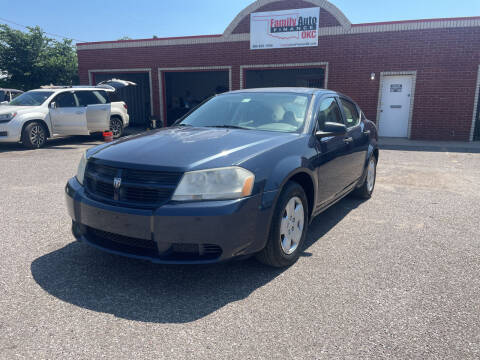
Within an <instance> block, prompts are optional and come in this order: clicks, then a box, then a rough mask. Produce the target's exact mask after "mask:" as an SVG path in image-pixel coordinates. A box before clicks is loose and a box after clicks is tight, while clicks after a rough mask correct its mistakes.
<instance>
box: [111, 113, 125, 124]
mask: <svg viewBox="0 0 480 360" xmlns="http://www.w3.org/2000/svg"><path fill="white" fill-rule="evenodd" d="M111 119H118V120H120V121H121V122H122V123H123V119H122V117H121V116H120V115H117V114H115V115H112V116H110V120H111Z"/></svg>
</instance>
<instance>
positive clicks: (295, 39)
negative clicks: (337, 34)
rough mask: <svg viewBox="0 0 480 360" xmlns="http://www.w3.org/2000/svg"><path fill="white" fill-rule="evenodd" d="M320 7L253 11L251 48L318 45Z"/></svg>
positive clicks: (251, 18)
mask: <svg viewBox="0 0 480 360" xmlns="http://www.w3.org/2000/svg"><path fill="white" fill-rule="evenodd" d="M319 17H320V8H307V9H294V10H283V11H269V12H260V13H252V14H251V15H250V49H252V50H258V49H275V48H289V47H303V46H318V20H319Z"/></svg>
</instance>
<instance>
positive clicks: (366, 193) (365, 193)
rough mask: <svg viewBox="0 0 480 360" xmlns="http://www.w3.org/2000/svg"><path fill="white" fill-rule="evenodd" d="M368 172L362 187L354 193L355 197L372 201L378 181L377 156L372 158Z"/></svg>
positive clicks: (369, 161)
mask: <svg viewBox="0 0 480 360" xmlns="http://www.w3.org/2000/svg"><path fill="white" fill-rule="evenodd" d="M366 172H367V173H366V174H365V180H364V181H363V184H362V186H360V187H359V188H357V189H355V191H354V192H353V195H354V196H356V197H358V198H361V199H370V198H371V197H372V194H373V190H374V189H375V181H376V179H377V158H376V157H375V155H372V156H370V159H369V160H368V165H367V169H366Z"/></svg>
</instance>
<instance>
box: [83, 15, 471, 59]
mask: <svg viewBox="0 0 480 360" xmlns="http://www.w3.org/2000/svg"><path fill="white" fill-rule="evenodd" d="M461 27H480V16H470V17H454V18H433V19H418V20H400V21H388V22H376V23H375V22H374V23H360V24H352V25H351V26H350V28H348V29H346V28H345V27H342V26H335V27H322V28H320V30H319V36H329V35H349V34H360V33H376V32H389V31H390V32H391V31H411V30H427V29H444V28H445V29H447V28H461ZM248 40H249V37H248V34H230V35H225V34H216V35H197V36H179V37H164V38H150V39H134V40H113V41H97V42H84V43H77V44H76V45H77V50H79V51H80V50H102V49H116V48H136V47H151V46H154V47H155V46H168V45H196V44H206V43H220V42H235V41H248Z"/></svg>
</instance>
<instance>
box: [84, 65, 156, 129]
mask: <svg viewBox="0 0 480 360" xmlns="http://www.w3.org/2000/svg"><path fill="white" fill-rule="evenodd" d="M112 78H116V79H122V80H128V81H133V82H134V83H136V84H137V86H127V87H125V88H122V89H119V90H117V91H116V94H117V96H118V99H119V100H121V101H125V103H126V104H127V106H128V114H129V115H130V126H142V127H146V126H148V124H149V122H150V114H151V106H150V80H149V77H148V73H96V74H94V82H95V84H98V83H99V82H100V81H104V80H110V79H112Z"/></svg>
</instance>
